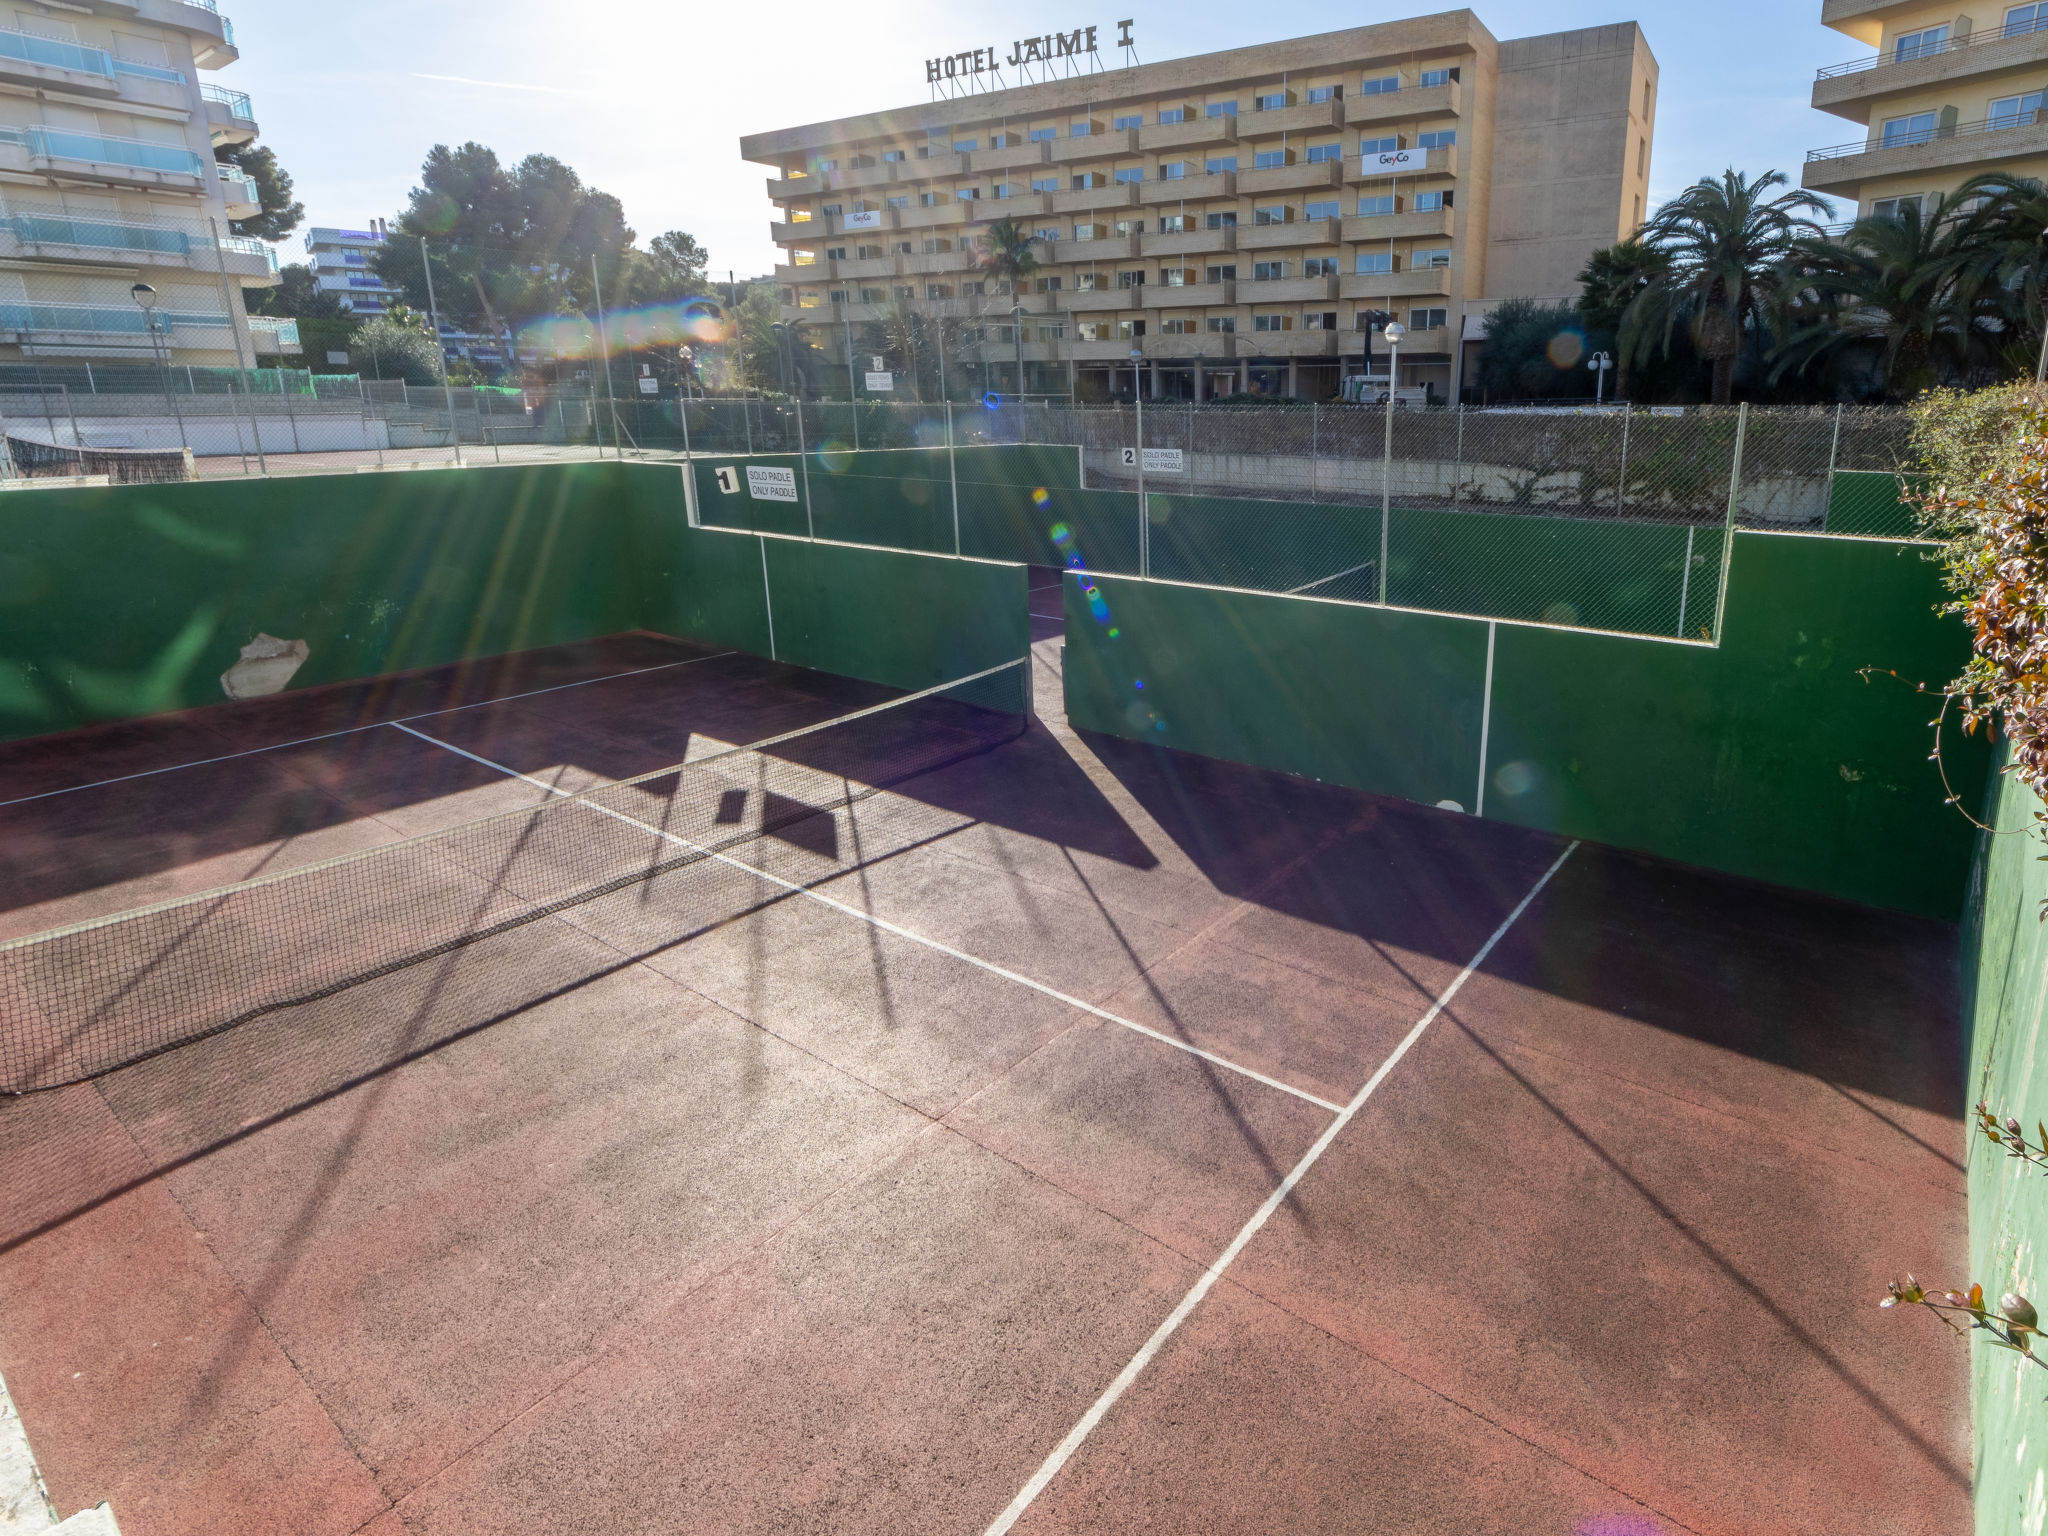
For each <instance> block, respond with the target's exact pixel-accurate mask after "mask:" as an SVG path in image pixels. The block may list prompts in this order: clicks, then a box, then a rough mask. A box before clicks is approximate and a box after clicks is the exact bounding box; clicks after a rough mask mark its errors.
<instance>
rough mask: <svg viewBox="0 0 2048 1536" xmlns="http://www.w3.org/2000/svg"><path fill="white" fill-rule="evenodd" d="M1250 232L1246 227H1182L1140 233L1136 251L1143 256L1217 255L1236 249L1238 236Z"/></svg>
mask: <svg viewBox="0 0 2048 1536" xmlns="http://www.w3.org/2000/svg"><path fill="white" fill-rule="evenodd" d="M1250 233H1251V231H1250V230H1248V229H1184V230H1180V231H1178V232H1176V233H1173V234H1166V233H1160V234H1155V235H1140V236H1139V237H1138V251H1139V254H1141V255H1144V256H1217V255H1221V254H1223V253H1224V252H1226V251H1234V250H1236V249H1237V248H1238V240H1239V237H1240V236H1243V235H1248V234H1250Z"/></svg>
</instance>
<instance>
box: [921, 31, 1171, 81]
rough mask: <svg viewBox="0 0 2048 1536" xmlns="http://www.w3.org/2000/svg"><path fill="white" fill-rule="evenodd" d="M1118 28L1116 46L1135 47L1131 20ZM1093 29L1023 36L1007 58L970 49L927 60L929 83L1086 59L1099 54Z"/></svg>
mask: <svg viewBox="0 0 2048 1536" xmlns="http://www.w3.org/2000/svg"><path fill="white" fill-rule="evenodd" d="M1116 26H1117V39H1116V45H1117V47H1119V48H1132V47H1135V46H1136V45H1137V44H1136V40H1135V39H1134V38H1133V37H1132V36H1131V26H1132V23H1131V22H1130V21H1120V22H1118V23H1117V24H1116ZM1095 32H1096V29H1095V28H1094V27H1076V28H1075V29H1074V30H1073V31H1071V32H1046V33H1043V34H1041V35H1040V36H1038V37H1020V38H1018V39H1017V40H1016V41H1015V42H1013V43H1011V44H1010V56H1009V57H1008V58H1004V57H1003V55H1002V52H1001V51H1000V50H999V49H996V48H992V47H991V48H969V49H967V50H966V51H965V52H963V53H949V54H947V55H946V56H945V57H943V58H938V59H926V60H925V61H924V78H925V81H926V83H928V84H931V85H939V84H941V83H943V82H944V81H947V80H962V79H971V78H973V77H974V76H976V75H985V74H988V73H989V72H990V71H992V70H998V69H1002V68H1004V67H1006V66H1007V67H1008V68H1011V69H1021V68H1023V67H1024V66H1025V65H1027V64H1050V63H1054V62H1056V61H1057V60H1060V59H1085V58H1087V57H1089V56H1090V55H1091V54H1093V53H1094V52H1095V51H1096V48H1095Z"/></svg>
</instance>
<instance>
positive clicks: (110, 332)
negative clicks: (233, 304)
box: [0, 303, 235, 358]
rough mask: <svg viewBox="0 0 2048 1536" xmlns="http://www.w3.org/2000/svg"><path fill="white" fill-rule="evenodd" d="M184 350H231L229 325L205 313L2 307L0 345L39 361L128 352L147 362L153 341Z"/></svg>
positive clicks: (123, 308)
mask: <svg viewBox="0 0 2048 1536" xmlns="http://www.w3.org/2000/svg"><path fill="white" fill-rule="evenodd" d="M152 323H153V324H154V327H155V331H156V335H157V336H159V337H161V338H162V340H163V342H164V344H166V345H168V346H171V347H176V348H180V349H184V350H188V351H189V350H191V349H194V348H208V349H210V348H220V349H226V350H232V349H233V348H234V345H235V333H234V325H233V322H231V321H230V320H229V318H228V317H227V316H226V315H224V314H219V313H210V312H207V311H203V310H201V311H188V310H169V309H157V310H152V311H148V312H147V313H145V311H144V310H143V309H142V307H141V306H140V305H139V304H104V305H101V304H35V303H29V304H22V303H0V342H8V343H12V344H14V345H16V346H19V347H20V348H21V349H22V350H23V351H24V352H28V353H31V354H40V355H42V356H46V357H47V356H65V355H69V356H78V355H81V354H90V355H92V356H104V355H107V354H109V353H130V352H132V353H133V354H135V355H136V356H137V357H142V358H146V357H149V356H150V355H151V353H152V352H153V350H154V348H155V346H156V342H155V341H154V340H153V339H152V337H151V326H152Z"/></svg>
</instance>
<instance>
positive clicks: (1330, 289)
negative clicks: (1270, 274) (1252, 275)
mask: <svg viewBox="0 0 2048 1536" xmlns="http://www.w3.org/2000/svg"><path fill="white" fill-rule="evenodd" d="M1239 292H1240V294H1241V296H1242V297H1243V300H1244V302H1245V303H1247V304H1325V303H1333V302H1335V300H1336V297H1337V279H1336V277H1335V276H1334V275H1332V276H1330V277H1282V278H1274V279H1269V280H1268V281H1266V282H1258V281H1256V280H1254V281H1251V282H1243V281H1242V280H1240V283H1239Z"/></svg>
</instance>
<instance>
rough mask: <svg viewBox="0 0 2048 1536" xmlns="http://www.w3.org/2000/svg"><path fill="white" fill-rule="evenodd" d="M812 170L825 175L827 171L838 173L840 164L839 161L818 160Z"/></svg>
mask: <svg viewBox="0 0 2048 1536" xmlns="http://www.w3.org/2000/svg"><path fill="white" fill-rule="evenodd" d="M811 168H812V169H813V170H815V171H818V172H820V173H823V172H825V171H836V170H838V169H839V162H838V161H837V160H818V161H815V162H813V164H812V167H811Z"/></svg>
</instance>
